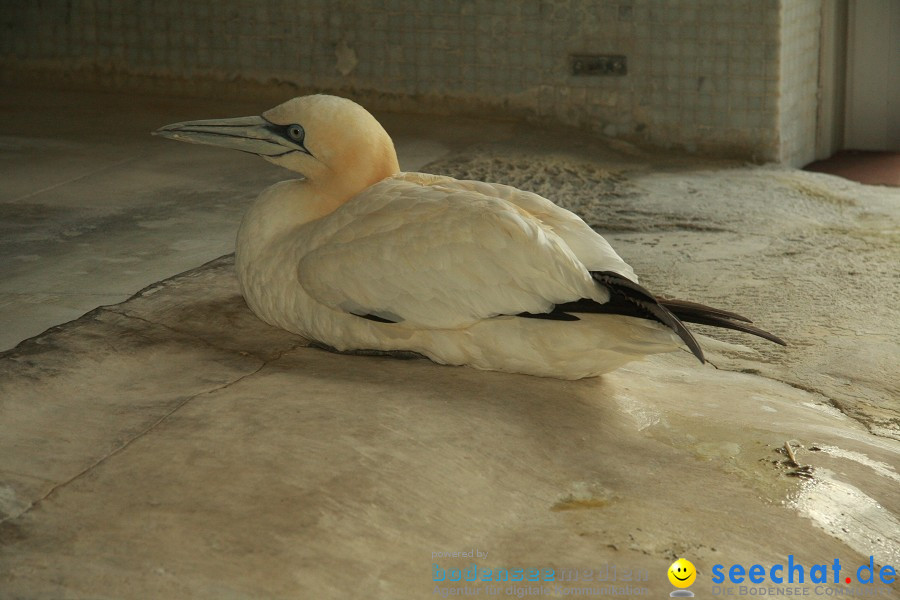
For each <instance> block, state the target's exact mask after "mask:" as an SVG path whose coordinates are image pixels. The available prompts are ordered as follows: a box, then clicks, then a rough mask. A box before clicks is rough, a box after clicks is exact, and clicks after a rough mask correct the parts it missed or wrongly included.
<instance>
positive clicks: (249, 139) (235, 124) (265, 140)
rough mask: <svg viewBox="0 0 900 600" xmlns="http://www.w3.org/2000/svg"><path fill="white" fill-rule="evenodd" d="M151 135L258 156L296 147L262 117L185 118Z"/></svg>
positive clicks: (275, 154) (293, 149) (291, 149)
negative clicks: (199, 119) (183, 120)
mask: <svg viewBox="0 0 900 600" xmlns="http://www.w3.org/2000/svg"><path fill="white" fill-rule="evenodd" d="M153 135H159V136H162V137H165V138H169V139H172V140H178V141H181V142H189V143H191V144H207V145H209V146H221V147H223V148H232V149H234V150H240V151H242V152H250V153H252V154H259V155H261V156H279V155H282V154H287V153H288V152H293V151H295V150H298V149H299V148H298V147H297V145H296V144H294V143H292V142H291V141H290V140H288V139H286V138H285V137H284V136H282V135H281V134H280V133H279V130H278V126H276V125H273V124H272V123H270V122H269V121H266V120H265V119H264V118H262V117H237V118H235V119H207V120H205V121H185V122H184V123H173V124H171V125H166V126H164V127H160V128H159V129H157V130H156V131H154V132H153Z"/></svg>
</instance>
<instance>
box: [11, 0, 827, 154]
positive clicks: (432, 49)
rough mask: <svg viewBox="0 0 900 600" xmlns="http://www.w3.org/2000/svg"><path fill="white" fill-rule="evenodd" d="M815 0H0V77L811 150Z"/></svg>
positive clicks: (732, 148) (680, 144)
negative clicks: (582, 62) (334, 99)
mask: <svg viewBox="0 0 900 600" xmlns="http://www.w3.org/2000/svg"><path fill="white" fill-rule="evenodd" d="M820 1H821V0H593V1H592V0H505V1H501V0H462V1H457V2H450V1H444V0H367V1H325V0H305V1H302V2H301V1H298V0H259V1H254V2H250V1H247V0H220V1H214V0H194V1H190V2H188V1H185V0H153V1H152V2H151V1H149V0H145V1H137V0H70V1H63V0H57V1H54V0H45V1H43V2H34V1H31V0H12V1H10V0H7V1H6V2H3V3H0V27H3V30H4V35H2V36H0V60H2V64H3V67H4V69H3V71H4V73H5V75H4V78H5V80H7V81H9V80H10V79H14V78H21V77H23V76H29V77H38V76H41V77H43V78H44V79H47V78H49V79H50V80H54V79H60V80H71V81H74V82H84V83H85V84H99V85H102V86H104V87H118V88H132V89H150V90H154V91H159V92H170V93H198V94H203V93H235V94H237V93H241V92H242V88H243V89H244V91H246V88H247V87H248V86H250V84H260V85H263V86H265V85H270V84H277V85H280V86H281V87H284V88H286V90H287V91H286V92H285V93H300V92H307V91H333V92H342V93H345V94H347V95H351V96H353V97H356V98H357V99H359V100H361V101H364V102H365V103H366V104H367V105H369V106H371V107H372V108H376V109H401V110H416V111H423V112H429V111H440V112H457V113H481V114H487V115H490V116H505V117H514V118H529V119H532V120H535V121H548V122H557V123H563V124H568V125H574V126H580V127H584V128H587V129H590V130H592V131H595V132H597V133H599V134H602V135H607V136H611V137H617V138H622V139H626V140H630V141H634V142H638V143H643V144H648V145H652V146H657V147H664V148H679V149H684V150H686V151H689V152H702V153H706V154H712V155H721V156H733V157H741V158H747V159H751V160H760V161H762V160H783V161H786V162H789V163H797V162H798V161H800V160H805V158H806V157H807V156H808V155H809V152H808V148H809V144H810V143H814V139H813V140H812V142H810V140H809V139H808V135H813V136H814V135H815V122H814V121H813V126H812V130H810V129H809V123H808V113H809V111H812V112H811V114H812V115H813V119H814V115H815V104H814V100H815V98H814V93H815V92H814V90H813V97H812V98H811V97H810V94H809V82H810V81H813V86H814V85H815V73H816V69H817V68H816V60H817V49H816V48H815V47H814V46H815V41H816V39H817V38H815V36H816V35H817V33H816V32H817V29H816V28H817V27H818V19H819V17H818V15H817V14H816V10H817V9H816V7H817V6H818V3H819V2H820ZM801 5H802V6H801ZM795 6H796V8H795ZM572 53H614V54H624V55H626V56H627V57H628V74H627V75H626V76H624V77H591V78H588V77H573V76H571V75H569V65H568V56H569V55H570V54H572ZM810 78H812V79H810ZM795 80H796V81H795ZM229 82H230V83H229ZM810 101H812V102H813V104H812V106H809V105H808V104H809V102H810Z"/></svg>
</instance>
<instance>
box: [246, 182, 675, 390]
mask: <svg viewBox="0 0 900 600" xmlns="http://www.w3.org/2000/svg"><path fill="white" fill-rule="evenodd" d="M315 196H316V190H315V188H314V187H313V186H310V185H309V184H307V183H306V182H304V181H302V180H295V181H286V182H282V183H279V184H276V185H275V186H272V187H271V188H269V189H267V190H266V191H264V192H263V193H262V194H261V195H260V197H259V199H258V200H257V202H256V203H255V205H254V206H253V208H251V210H250V211H249V212H248V213H247V215H246V216H245V218H244V221H243V223H242V224H241V228H240V231H239V233H238V241H237V251H236V255H237V256H236V265H237V274H238V279H239V281H240V284H241V290H242V292H243V294H244V298H245V299H246V301H247V303H248V305H249V306H250V308H251V309H252V310H253V312H254V313H256V314H257V315H258V316H259V317H260V318H261V319H263V320H264V321H266V322H267V323H269V324H271V325H274V326H277V327H281V328H284V329H287V330H289V331H292V332H295V333H297V334H300V335H302V336H304V337H306V338H309V339H312V340H316V341H318V342H321V343H324V344H327V345H328V346H332V347H334V348H335V349H338V350H382V351H399V350H406V351H414V352H418V353H420V354H423V355H425V356H428V357H429V358H430V359H432V360H434V361H435V362H438V363H443V364H450V365H470V366H473V367H477V368H480V369H488V370H498V371H510V372H516V373H527V374H531V375H539V376H551V377H560V378H567V379H577V378H581V377H588V376H593V375H599V374H602V373H606V372H609V371H611V370H613V369H615V368H617V367H619V366H621V365H623V364H625V363H627V362H630V361H633V360H637V359H640V358H643V357H644V356H646V355H648V354H654V353H658V352H668V351H672V350H674V349H675V348H677V347H678V338H677V337H676V336H675V335H674V334H673V333H672V332H671V331H669V330H668V329H666V328H664V327H663V326H661V325H659V324H657V323H655V322H653V321H650V320H645V319H636V318H631V317H624V316H621V315H605V314H604V315H591V314H580V315H579V318H580V320H579V321H554V320H543V319H531V318H523V317H518V316H515V315H517V314H519V313H542V312H547V311H548V310H550V309H551V308H552V307H553V305H555V304H559V303H563V302H570V301H575V300H578V299H581V298H589V299H593V300H596V301H598V302H601V303H603V302H606V301H607V300H608V299H609V295H608V292H607V290H606V289H605V288H604V287H602V286H600V285H598V284H597V283H596V281H594V280H593V279H592V278H591V276H590V273H589V271H614V272H616V273H619V274H621V275H623V276H625V277H627V278H629V279H632V280H634V281H636V277H635V275H634V271H633V270H632V269H631V267H630V266H628V265H627V264H626V263H625V262H624V261H623V260H622V259H621V258H620V257H619V256H618V255H617V254H616V253H615V251H614V250H613V249H612V248H611V247H610V246H609V244H608V243H607V242H606V240H604V239H603V237H602V236H600V235H599V234H597V233H596V232H594V231H593V230H591V229H590V227H588V226H587V224H585V223H584V221H582V220H581V219H580V218H578V217H577V216H576V215H574V214H572V213H570V212H569V211H566V210H564V209H562V208H560V207H558V206H556V205H555V204H553V203H552V202H550V201H549V200H546V199H545V198H542V197H541V196H538V195H536V194H532V193H529V192H524V191H521V190H518V189H516V188H512V187H509V186H504V185H499V184H487V183H481V182H474V181H459V180H455V179H451V178H448V177H438V176H434V175H425V174H421V173H399V174H397V175H394V176H392V177H388V178H387V179H384V180H383V181H381V182H379V183H376V184H375V185H372V186H370V187H368V188H366V189H365V190H363V191H362V192H361V193H359V194H357V195H356V196H354V197H353V198H352V199H350V200H349V201H347V202H345V203H343V204H341V205H340V206H338V207H337V208H336V209H333V210H332V209H330V208H326V209H323V208H320V207H322V206H327V204H328V203H327V202H322V201H320V200H321V199H319V198H316V197H315ZM363 315H370V316H373V317H378V318H380V319H386V320H390V321H395V322H393V323H383V322H378V321H373V320H370V319H367V318H363Z"/></svg>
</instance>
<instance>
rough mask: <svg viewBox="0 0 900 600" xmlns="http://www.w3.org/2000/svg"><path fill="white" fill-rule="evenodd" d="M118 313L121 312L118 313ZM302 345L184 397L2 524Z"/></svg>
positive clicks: (29, 510) (282, 351)
mask: <svg viewBox="0 0 900 600" xmlns="http://www.w3.org/2000/svg"><path fill="white" fill-rule="evenodd" d="M117 314H121V313H117ZM123 316H128V315H123ZM135 318H140V317H135ZM141 320H144V319H141ZM300 347H303V345H302V344H296V345H293V346H291V347H290V348H287V349H285V350H281V351H280V352H278V353H276V354H275V356H273V357H272V358H270V359H267V360H263V359H260V360H261V362H262V364H261V365H259V367H257V368H256V369H254V370H253V371H252V372H250V373H246V374H244V375H241V376H240V377H238V378H236V379H234V380H232V381H229V382H227V383H224V384H222V385H219V386H216V387H214V388H212V389H208V390H204V391H202V392H197V393H196V394H192V395H191V396H188V397H186V398H184V399H183V400H182V401H181V402H179V403H178V404H176V405H175V406H174V407H172V408H171V409H170V410H169V411H167V412H166V413H165V414H163V415H162V416H160V417H159V418H158V419H156V420H155V421H154V422H153V423H151V424H150V425H149V426H148V427H147V428H146V429H144V430H143V431H141V432H140V433H138V434H136V435H135V436H134V437H132V438H130V439H129V440H127V441H125V442H124V443H122V444H121V445H119V446H118V447H117V448H114V449H113V450H111V451H110V452H108V453H107V454H105V455H103V456H102V457H100V458H99V459H98V460H96V461H94V462H93V463H92V464H90V465H88V466H87V467H85V468H84V469H82V470H81V471H80V472H78V473H76V474H75V475H73V476H72V477H70V478H69V479H67V480H65V481H62V482H60V483H57V484H55V485H54V486H53V487H51V488H50V490H48V491H47V493H45V494H44V495H43V496H41V497H40V498H38V499H37V500H34V501H33V502H31V503H30V504H29V505H28V506H26V507H25V508H24V509H22V510H21V511H19V512H18V513H16V514H13V515H9V516H7V517H5V518H3V519H0V525H2V524H4V523H6V522H8V521H12V520H14V519H18V518H19V517H21V516H23V515H25V514H27V513H29V512H31V511H32V510H33V509H34V508H37V507H38V506H40V504H41V503H43V502H44V501H45V500H47V499H48V498H50V497H51V496H53V495H54V494H56V493H57V492H59V491H60V490H62V489H63V488H65V487H67V486H68V485H70V484H72V483H74V482H76V481H78V480H79V479H81V478H82V477H84V476H85V475H87V474H88V473H90V472H91V471H93V470H94V469H96V468H98V467H100V466H101V465H103V464H104V463H106V462H107V461H108V460H110V459H112V458H113V457H115V456H117V455H119V454H121V453H122V452H124V451H125V450H127V449H128V448H129V447H130V446H131V445H132V444H134V443H135V442H137V441H138V440H140V439H141V438H143V437H145V436H146V435H148V434H150V433H152V432H153V431H154V430H156V429H157V428H158V427H159V426H160V425H162V424H163V423H165V422H166V421H167V420H169V419H170V418H171V417H172V416H173V415H174V414H175V413H177V412H178V411H179V410H181V409H182V408H184V407H185V406H187V405H188V404H189V403H190V402H191V401H192V400H194V399H196V398H199V397H200V396H205V395H208V394H214V393H216V392H221V391H223V390H226V389H228V388H230V387H232V386H234V385H236V384H238V383H240V382H242V381H243V380H245V379H247V378H249V377H253V376H254V375H256V374H258V373H260V372H261V371H262V370H263V369H265V368H266V367H267V366H268V365H269V364H271V363H273V362H275V361H277V360H278V359H280V358H281V357H282V356H284V355H285V354H287V353H288V352H291V351H292V350H296V349H297V348H300Z"/></svg>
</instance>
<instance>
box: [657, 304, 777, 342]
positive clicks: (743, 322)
mask: <svg viewBox="0 0 900 600" xmlns="http://www.w3.org/2000/svg"><path fill="white" fill-rule="evenodd" d="M659 303H660V304H661V305H662V306H665V307H666V308H668V309H669V310H670V311H672V313H673V314H674V315H675V316H676V317H678V318H679V319H681V320H682V321H687V322H688V323H698V324H700V325H711V326H713V327H721V328H723V329H733V330H735V331H743V332H744V333H749V334H751V335H755V336H758V337H761V338H763V339H766V340H769V341H770V342H775V343H776V344H780V345H782V346H787V342H785V341H784V340H783V339H781V338H780V337H778V336H777V335H774V334H772V333H769V332H768V331H765V330H764V329H760V328H759V327H756V326H754V325H751V324H750V323H752V321H751V320H750V319H748V318H747V317H742V316H741V315H738V314H736V313H733V312H729V311H726V310H721V309H718V308H712V307H711V306H704V305H702V304H697V303H696V302H688V301H686V300H670V299H660V300H659ZM735 321H738V322H735Z"/></svg>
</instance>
